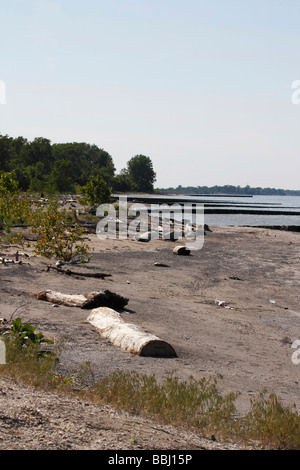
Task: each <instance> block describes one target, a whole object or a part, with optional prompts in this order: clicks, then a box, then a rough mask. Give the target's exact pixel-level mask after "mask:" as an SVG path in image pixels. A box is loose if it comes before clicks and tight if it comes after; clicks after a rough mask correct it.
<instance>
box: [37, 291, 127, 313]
mask: <svg viewBox="0 0 300 470" xmlns="http://www.w3.org/2000/svg"><path fill="white" fill-rule="evenodd" d="M31 295H32V297H35V298H36V299H38V300H45V301H46V302H51V303H55V304H57V305H67V306H69V307H79V308H83V309H93V308H96V307H110V308H114V309H116V310H122V309H123V308H124V307H125V305H127V303H128V299H126V298H125V297H122V296H121V295H119V294H115V293H114V292H111V291H109V290H102V291H99V292H91V293H89V294H75V295H74V294H63V293H62V292H57V291H51V290H46V291H41V292H32V293H31Z"/></svg>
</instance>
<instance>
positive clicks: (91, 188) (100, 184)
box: [82, 175, 111, 212]
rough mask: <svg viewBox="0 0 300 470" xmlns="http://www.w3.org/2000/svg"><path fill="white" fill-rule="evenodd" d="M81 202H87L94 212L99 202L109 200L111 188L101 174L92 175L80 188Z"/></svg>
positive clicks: (102, 202)
mask: <svg viewBox="0 0 300 470" xmlns="http://www.w3.org/2000/svg"><path fill="white" fill-rule="evenodd" d="M82 193H83V200H82V202H83V204H88V205H89V206H90V208H91V211H92V212H94V211H95V210H96V208H97V206H99V205H100V204H104V203H106V202H109V201H110V195H111V189H110V188H109V187H108V185H107V183H106V182H105V181H104V179H103V178H102V176H101V175H97V176H93V177H92V178H90V180H89V181H88V183H87V184H86V185H85V186H84V187H83V188H82Z"/></svg>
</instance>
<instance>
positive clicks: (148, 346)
mask: <svg viewBox="0 0 300 470" xmlns="http://www.w3.org/2000/svg"><path fill="white" fill-rule="evenodd" d="M87 320H88V321H89V322H90V323H91V324H92V325H93V326H94V327H95V328H96V329H97V330H98V331H99V333H100V335H101V336H102V337H103V338H106V339H108V340H109V341H110V342H111V343H112V344H113V345H114V346H117V347H119V348H121V349H123V350H124V351H126V352H129V353H131V354H135V355H138V356H150V357H176V356H177V355H176V352H175V350H174V349H173V347H172V346H171V345H170V344H168V343H167V342H165V341H163V340H162V339H160V338H158V337H157V336H155V335H153V334H151V333H148V332H146V331H144V330H143V329H142V328H140V327H139V326H137V325H134V324H132V323H127V322H125V321H124V320H123V318H122V317H121V316H120V314H118V312H116V311H114V310H113V309H111V308H107V307H99V308H95V309H93V310H92V311H91V313H90V315H89V316H88V318H87Z"/></svg>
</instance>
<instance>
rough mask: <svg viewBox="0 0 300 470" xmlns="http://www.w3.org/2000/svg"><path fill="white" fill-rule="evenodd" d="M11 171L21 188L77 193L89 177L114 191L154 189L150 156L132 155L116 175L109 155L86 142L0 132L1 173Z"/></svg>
mask: <svg viewBox="0 0 300 470" xmlns="http://www.w3.org/2000/svg"><path fill="white" fill-rule="evenodd" d="M3 172H13V174H14V177H15V179H16V181H17V182H18V186H19V189H20V190H21V191H26V192H27V191H28V192H39V193H50V194H54V193H76V192H78V191H80V189H81V188H82V187H84V186H85V185H86V184H87V183H88V182H89V181H90V180H91V179H92V178H98V179H99V178H101V180H102V181H104V182H105V184H106V185H107V187H109V188H110V189H111V190H112V191H114V192H126V191H138V192H149V193H151V192H153V190H154V186H153V185H154V181H155V180H156V174H155V172H154V169H153V164H152V161H151V159H150V157H148V156H145V155H142V154H139V155H135V156H133V157H131V158H130V159H129V161H128V162H127V165H126V167H125V168H124V169H122V170H121V171H120V173H119V174H116V169H115V165H114V162H113V158H112V156H111V155H110V154H109V153H108V152H107V151H105V150H103V149H102V148H99V147H98V146H97V145H94V144H88V143H85V142H70V143H51V141H50V140H49V139H46V138H44V137H37V138H35V139H34V140H32V141H29V140H28V139H26V138H24V137H22V136H19V137H15V138H13V137H10V136H8V135H2V134H0V173H3Z"/></svg>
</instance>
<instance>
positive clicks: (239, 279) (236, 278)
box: [229, 276, 244, 281]
mask: <svg viewBox="0 0 300 470" xmlns="http://www.w3.org/2000/svg"><path fill="white" fill-rule="evenodd" d="M229 279H233V280H235V281H243V280H244V279H241V278H240V277H237V276H229Z"/></svg>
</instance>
